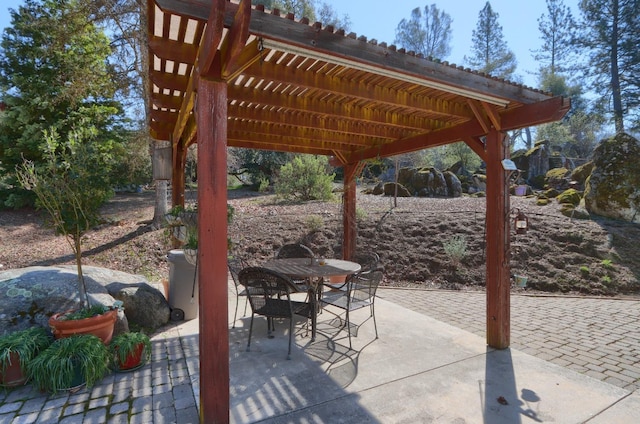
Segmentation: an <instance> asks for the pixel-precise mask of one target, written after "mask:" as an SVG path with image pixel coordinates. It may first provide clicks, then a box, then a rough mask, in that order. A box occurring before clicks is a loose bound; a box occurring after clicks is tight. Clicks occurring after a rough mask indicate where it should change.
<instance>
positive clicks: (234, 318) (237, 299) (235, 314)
mask: <svg viewBox="0 0 640 424" xmlns="http://www.w3.org/2000/svg"><path fill="white" fill-rule="evenodd" d="M238 303H240V299H239V296H238V288H237V287H236V311H235V312H234V313H233V326H232V327H231V328H236V319H237V318H238ZM245 308H246V306H245Z"/></svg>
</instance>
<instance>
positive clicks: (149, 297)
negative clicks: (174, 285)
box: [107, 282, 171, 330]
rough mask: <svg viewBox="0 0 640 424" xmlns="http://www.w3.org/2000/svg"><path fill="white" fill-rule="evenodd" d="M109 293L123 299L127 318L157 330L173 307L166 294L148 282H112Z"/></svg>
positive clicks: (167, 319) (109, 285)
mask: <svg viewBox="0 0 640 424" xmlns="http://www.w3.org/2000/svg"><path fill="white" fill-rule="evenodd" d="M107 290H108V291H109V294H110V295H111V296H113V297H114V298H115V299H117V300H120V301H122V303H123V306H124V312H125V314H126V315H127V319H128V320H129V321H131V322H135V323H136V324H137V325H139V326H141V327H143V328H147V329H151V330H155V329H157V328H159V327H161V326H163V325H165V324H166V323H167V322H169V318H170V316H171V309H170V308H169V304H168V303H167V300H166V299H165V297H164V295H163V294H162V293H160V292H159V291H158V290H157V289H155V288H153V287H151V286H150V285H149V284H147V283H135V284H124V283H118V282H116V283H111V284H108V285H107Z"/></svg>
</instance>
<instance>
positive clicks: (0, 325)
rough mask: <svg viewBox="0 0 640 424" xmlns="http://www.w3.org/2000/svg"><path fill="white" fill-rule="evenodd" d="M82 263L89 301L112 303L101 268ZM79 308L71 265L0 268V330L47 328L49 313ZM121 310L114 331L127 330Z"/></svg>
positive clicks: (110, 304)
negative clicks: (95, 269) (104, 283)
mask: <svg viewBox="0 0 640 424" xmlns="http://www.w3.org/2000/svg"><path fill="white" fill-rule="evenodd" d="M86 268H87V269H85V267H83V271H84V272H83V274H84V279H85V283H86V286H87V294H88V296H89V301H90V302H91V303H92V304H102V305H105V306H113V305H114V303H115V299H114V298H113V297H111V296H110V295H109V293H108V292H107V290H106V289H105V288H104V285H103V284H101V282H100V278H101V277H103V276H104V272H98V273H92V272H91V270H92V269H93V268H94V267H86ZM78 308H80V298H79V296H78V276H77V273H76V268H75V266H59V267H44V266H33V267H27V268H19V269H10V270H7V271H3V272H0V334H5V333H7V332H13V331H19V330H23V329H26V328H29V327H32V326H34V325H40V326H42V327H44V328H49V324H48V321H49V317H51V315H53V314H56V313H60V312H65V311H69V310H73V309H78ZM128 329H129V326H128V322H127V321H126V317H125V316H124V314H119V317H118V321H117V322H116V331H115V332H116V334H117V332H118V331H128Z"/></svg>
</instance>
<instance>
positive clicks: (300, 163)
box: [274, 155, 335, 201]
mask: <svg viewBox="0 0 640 424" xmlns="http://www.w3.org/2000/svg"><path fill="white" fill-rule="evenodd" d="M328 166H329V161H328V159H327V158H326V157H325V156H311V155H301V156H296V157H295V158H293V160H292V161H291V162H289V163H287V164H285V165H283V166H282V168H280V175H279V176H278V178H277V179H276V182H275V185H274V188H275V191H276V194H277V195H278V196H279V197H281V198H283V199H285V200H302V201H306V200H330V199H331V198H332V197H333V194H332V188H333V187H332V185H333V179H334V178H335V174H329V173H328V172H327V170H328Z"/></svg>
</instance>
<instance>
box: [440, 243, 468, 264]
mask: <svg viewBox="0 0 640 424" xmlns="http://www.w3.org/2000/svg"><path fill="white" fill-rule="evenodd" d="M442 245H443V246H444V253H445V254H446V255H447V256H448V257H449V259H450V260H451V262H452V263H453V265H454V266H456V267H457V266H458V265H460V262H461V261H462V259H463V258H464V257H465V256H466V255H467V238H466V237H465V236H463V235H455V236H453V237H451V238H450V239H449V240H447V241H445V242H444V243H442Z"/></svg>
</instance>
